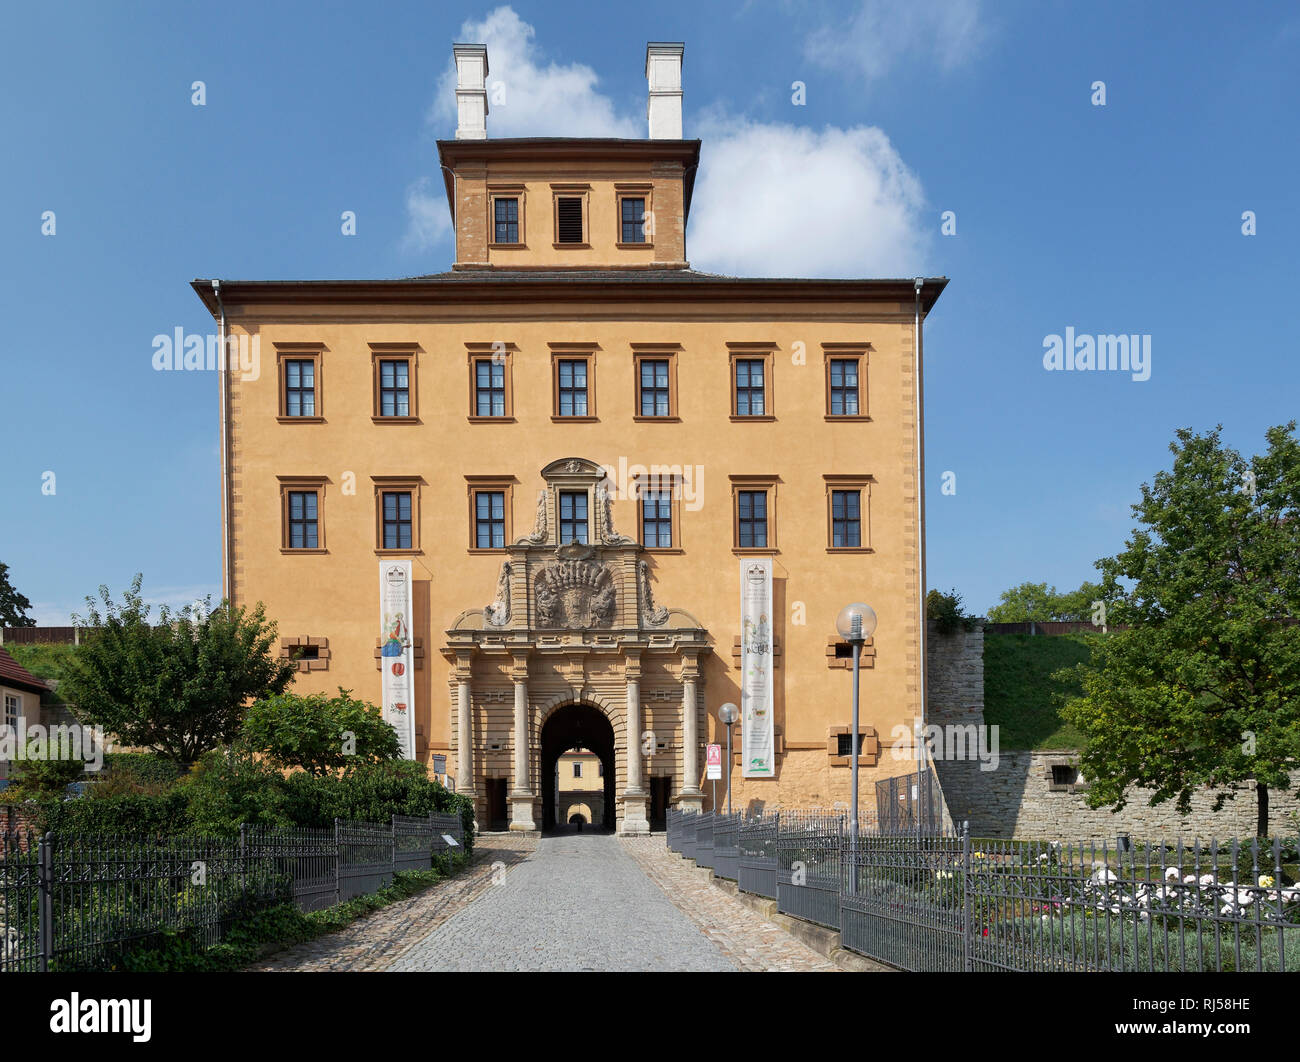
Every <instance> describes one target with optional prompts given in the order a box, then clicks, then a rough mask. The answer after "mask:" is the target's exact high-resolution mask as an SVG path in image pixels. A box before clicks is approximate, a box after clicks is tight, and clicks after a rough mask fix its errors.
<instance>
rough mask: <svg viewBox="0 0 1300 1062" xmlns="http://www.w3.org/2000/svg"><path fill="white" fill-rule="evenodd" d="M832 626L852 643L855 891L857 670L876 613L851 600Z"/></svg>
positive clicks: (852, 858) (853, 859) (853, 885)
mask: <svg viewBox="0 0 1300 1062" xmlns="http://www.w3.org/2000/svg"><path fill="white" fill-rule="evenodd" d="M835 629H836V630H837V631H839V632H840V637H841V638H843V639H844V640H845V641H847V642H848V643H849V644H850V645H851V646H853V727H852V729H851V730H850V731H849V765H850V771H849V777H850V782H849V784H850V786H852V794H853V795H852V797H851V798H850V800H849V892H857V891H858V889H857V884H858V873H857V855H858V753H859V745H858V741H859V739H858V671H859V668H860V666H861V661H862V646H863V645H864V644H865V643H866V640H867V639H868V638H870V637H871V635H872V633H873V632H874V631H875V629H876V613H875V610H874V609H872V607H871V606H870V605H864V604H862V603H861V602H854V603H853V604H851V605H845V606H844V607H843V608H842V609H840V614H839V615H838V616H836V617H835Z"/></svg>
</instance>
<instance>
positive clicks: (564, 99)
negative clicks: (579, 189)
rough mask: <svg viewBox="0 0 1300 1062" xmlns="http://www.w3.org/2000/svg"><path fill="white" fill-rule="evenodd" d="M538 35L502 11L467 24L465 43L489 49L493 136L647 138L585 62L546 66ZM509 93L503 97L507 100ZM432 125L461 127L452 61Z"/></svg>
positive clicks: (510, 12) (642, 122) (641, 125)
mask: <svg viewBox="0 0 1300 1062" xmlns="http://www.w3.org/2000/svg"><path fill="white" fill-rule="evenodd" d="M535 36H536V30H534V29H533V27H532V26H530V25H529V24H528V23H527V22H524V21H523V20H522V19H521V18H520V17H519V16H518V15H517V14H515V12H514V9H513V8H510V7H498V8H496V9H495V10H494V11H492V12H491V13H489V14H488V16H487V17H486V18H484V19H483V20H482V21H481V22H472V21H467V22H465V23H464V25H462V26H461V28H460V37H459V38H458V39H459V40H461V41H465V42H467V43H473V44H486V45H487V50H488V77H487V82H488V119H487V126H488V136H491V137H508V136H619V137H644V136H645V135H646V128H645V120H644V118H640V119H638V118H635V117H633V116H631V115H619V114H617V113H616V112H615V109H614V104H613V103H612V101H611V100H610V99H609V98H608V97H606V96H602V95H601V94H600V93H599V92H598V91H597V88H596V86H597V84H598V82H599V80H600V79H599V78H598V77H597V76H596V72H595V71H594V70H593V69H592V68H591V67H589V66H586V65H585V64H583V63H570V64H568V65H567V66H561V65H559V64H558V63H555V62H545V58H544V55H543V52H542V50H541V49H540V48H538V47H537V45H536V43H535V42H534V40H533V38H534V37H535ZM502 93H504V98H503V97H502ZM429 118H430V121H432V122H434V123H436V124H438V125H440V126H444V127H450V128H448V129H447V135H451V130H452V129H454V128H455V125H456V64H455V62H454V61H452V60H448V63H447V69H446V70H445V71H444V72H443V75H442V77H441V78H440V79H439V81H438V97H437V99H436V100H434V104H433V108H432V109H431V111H430V114H429Z"/></svg>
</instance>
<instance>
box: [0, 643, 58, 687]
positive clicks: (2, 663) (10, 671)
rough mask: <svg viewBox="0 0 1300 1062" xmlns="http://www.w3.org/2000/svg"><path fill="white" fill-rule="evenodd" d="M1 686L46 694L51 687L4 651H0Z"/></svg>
mask: <svg viewBox="0 0 1300 1062" xmlns="http://www.w3.org/2000/svg"><path fill="white" fill-rule="evenodd" d="M0 686H12V687H16V688H18V689H22V690H31V691H32V692H33V693H44V692H45V691H46V690H48V689H49V686H47V685H46V684H45V683H44V682H43V681H42V680H41V679H38V678H37V677H36V676H35V675H33V674H32V673H31V672H30V671H28V670H27V669H26V668H25V667H23V666H22V664H20V663H18V661H17V660H15V659H14V658H13V657H12V656H10V655H9V654H8V653H7V652H5V651H4V650H3V649H0Z"/></svg>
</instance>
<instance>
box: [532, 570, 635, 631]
mask: <svg viewBox="0 0 1300 1062" xmlns="http://www.w3.org/2000/svg"><path fill="white" fill-rule="evenodd" d="M533 596H534V601H535V602H536V605H537V616H536V622H537V626H538V627H540V628H550V629H554V628H563V629H567V630H581V629H584V628H591V627H611V626H613V624H614V613H615V611H616V608H617V604H618V592H617V589H616V587H615V586H614V577H613V575H612V574H611V573H610V570H609V569H608V568H607V567H605V565H603V564H601V563H599V562H598V561H596V560H593V559H592V558H590V557H568V558H566V557H564V556H563V555H561V556H560V557H558V558H557V559H556V560H553V561H550V562H549V563H547V564H546V565H544V566H543V567H542V568H541V570H540V571H538V572H537V574H536V575H535V576H534V577H533Z"/></svg>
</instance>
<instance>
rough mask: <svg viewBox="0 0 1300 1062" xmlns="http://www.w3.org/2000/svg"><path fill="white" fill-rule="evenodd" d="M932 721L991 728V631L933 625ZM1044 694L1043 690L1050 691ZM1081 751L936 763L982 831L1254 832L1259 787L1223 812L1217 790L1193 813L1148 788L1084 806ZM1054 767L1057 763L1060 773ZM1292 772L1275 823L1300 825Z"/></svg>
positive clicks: (955, 813) (948, 792)
mask: <svg viewBox="0 0 1300 1062" xmlns="http://www.w3.org/2000/svg"><path fill="white" fill-rule="evenodd" d="M927 658H928V660H927V662H928V668H927V672H926V675H927V680H928V682H929V690H928V696H927V701H928V703H929V708H930V711H929V717H928V718H929V722H930V723H932V724H934V725H938V726H948V725H956V726H966V725H971V724H974V725H976V726H983V725H984V631H983V629H982V628H980V629H977V630H974V631H958V632H957V633H955V634H948V635H943V634H939V633H938V632H936V631H935V629H934V623H933V621H931V623H930V632H929V637H928V639H927ZM1044 695H1046V693H1045V694H1044ZM1078 759H1079V758H1078V755H1077V754H1075V753H1072V752H1027V751H1008V750H1005V749H1003V750H1000V752H999V760H998V766H997V769H996V770H992V771H981V770H980V764H979V763H978V762H973V761H964V762H952V761H941V762H937V763H936V764H935V769H936V772H937V773H938V776H939V783H940V785H941V786H942V787H943V791H944V798H945V800H946V801H947V804H948V808H949V810H950V812H951V814H952V817H953V819H954V820H955V821H957V822H960V821H962V820H967V821H969V822H970V826H971V831H972V833H974V834H975V835H976V836H978V837H1017V838H1026V839H1029V838H1041V839H1048V840H1064V841H1088V840H1092V839H1097V840H1106V841H1107V842H1108V843H1111V844H1113V843H1114V838H1115V836H1116V835H1117V834H1121V833H1125V834H1129V835H1131V836H1132V837H1133V839H1134V840H1135V841H1138V840H1160V839H1164V838H1168V839H1171V840H1176V839H1177V838H1178V837H1180V836H1181V837H1182V838H1184V839H1186V840H1192V839H1195V838H1201V839H1206V840H1208V839H1211V838H1218V839H1224V838H1228V837H1233V836H1236V837H1250V836H1253V835H1254V833H1255V814H1256V812H1255V793H1254V790H1253V787H1252V788H1249V789H1244V790H1242V791H1240V792H1238V793H1237V795H1236V796H1235V798H1234V799H1232V800H1229V801H1228V802H1227V803H1226V804H1225V805H1224V807H1223V810H1222V811H1219V812H1218V813H1215V812H1214V811H1212V810H1211V807H1212V805H1213V803H1214V794H1213V793H1211V792H1209V791H1204V792H1201V793H1197V794H1196V795H1195V796H1194V797H1193V800H1192V807H1191V811H1190V813H1189V814H1188V815H1186V816H1180V815H1179V814H1178V811H1177V809H1176V808H1175V807H1174V803H1173V801H1168V802H1166V803H1163V804H1160V805H1157V806H1155V807H1151V806H1150V805H1149V803H1148V800H1149V798H1150V795H1151V794H1150V791H1149V790H1140V789H1135V790H1133V791H1132V795H1131V799H1130V801H1129V804H1128V806H1127V807H1125V808H1124V810H1123V811H1121V812H1119V813H1118V814H1116V813H1113V812H1111V811H1110V810H1109V809H1108V808H1098V809H1093V808H1089V807H1088V806H1087V805H1086V804H1085V803H1084V793H1085V782H1086V780H1084V779H1078V778H1072V777H1071V775H1072V773H1073V771H1074V770H1077V764H1078ZM1053 768H1058V771H1057V772H1056V777H1055V778H1054V775H1053ZM1297 779H1300V775H1298V776H1297V777H1296V778H1293V785H1292V790H1291V792H1290V793H1278V792H1273V793H1270V794H1269V798H1270V799H1269V829H1270V831H1271V832H1277V833H1279V834H1290V835H1293V836H1294V835H1295V834H1296V833H1297V832H1300V821H1298V819H1297V816H1300V800H1297V799H1296V796H1295V782H1296V781H1297Z"/></svg>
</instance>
